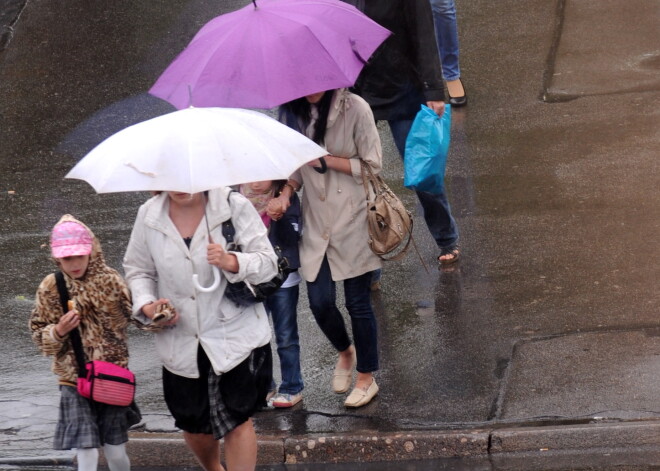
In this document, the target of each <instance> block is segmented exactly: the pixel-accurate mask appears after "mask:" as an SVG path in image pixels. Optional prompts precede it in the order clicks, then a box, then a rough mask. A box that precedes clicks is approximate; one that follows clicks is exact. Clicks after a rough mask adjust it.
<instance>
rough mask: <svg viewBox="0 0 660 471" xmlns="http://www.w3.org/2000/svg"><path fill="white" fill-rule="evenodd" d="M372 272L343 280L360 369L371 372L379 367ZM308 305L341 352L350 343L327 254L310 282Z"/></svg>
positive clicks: (322, 328)
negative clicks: (371, 287)
mask: <svg viewBox="0 0 660 471" xmlns="http://www.w3.org/2000/svg"><path fill="white" fill-rule="evenodd" d="M371 273H372V272H367V273H364V274H362V275H360V276H356V277H355V278H349V279H347V280H344V297H345V299H346V309H347V310H348V314H349V315H350V317H351V326H352V327H353V338H354V339H355V351H356V353H357V370H358V371H359V372H360V373H371V372H373V371H376V370H378V332H377V327H376V316H375V315H374V310H373V308H372V307H371V295H370V291H369V288H370V285H371ZM307 296H308V297H309V307H310V308H311V310H312V314H314V318H315V319H316V323H317V324H318V325H319V327H320V328H321V331H322V332H323V333H324V334H325V336H326V337H327V338H328V340H330V343H332V345H333V346H334V347H335V349H336V350H337V351H338V352H343V351H344V350H346V349H347V348H348V347H350V346H351V340H350V339H349V338H348V332H347V331H346V325H345V324H344V318H343V317H342V315H341V311H339V309H338V308H337V291H336V284H335V282H334V281H333V280H332V274H331V273H330V264H329V263H328V258H327V256H326V257H324V258H323V263H322V264H321V269H320V270H319V274H318V275H317V276H316V280H314V281H312V282H309V281H308V282H307Z"/></svg>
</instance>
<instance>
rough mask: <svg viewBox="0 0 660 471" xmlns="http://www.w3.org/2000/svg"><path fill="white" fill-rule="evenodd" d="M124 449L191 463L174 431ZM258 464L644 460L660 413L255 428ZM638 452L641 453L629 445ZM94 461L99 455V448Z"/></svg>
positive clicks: (656, 440) (652, 453) (141, 463)
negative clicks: (295, 432) (434, 425)
mask: <svg viewBox="0 0 660 471" xmlns="http://www.w3.org/2000/svg"><path fill="white" fill-rule="evenodd" d="M129 436H130V440H129V442H128V453H129V456H130V457H131V463H132V465H133V466H135V467H154V468H158V467H162V468H168V467H169V468H172V467H178V466H181V467H184V466H193V467H194V466H197V462H196V461H195V458H194V457H193V455H192V453H191V452H190V451H189V450H188V448H187V447H186V444H185V442H184V439H183V436H182V434H181V432H171V433H153V432H142V431H139V432H138V431H136V432H130V433H129ZM258 440H259V441H258V447H259V453H258V464H259V465H280V464H304V463H360V462H362V463H364V462H374V461H407V460H422V459H441V458H471V459H493V460H495V461H497V460H502V459H508V458H510V457H514V458H522V459H523V461H522V462H521V463H523V464H522V465H521V466H523V467H522V468H520V469H525V467H524V466H525V465H524V463H527V464H529V461H528V460H529V459H541V458H544V457H545V458H549V459H552V460H553V462H555V461H556V460H560V461H561V460H562V459H564V460H566V459H568V460H569V462H570V457H571V456H574V455H576V454H585V453H587V454H588V453H602V454H603V457H605V458H604V459H613V457H615V456H617V454H618V455H620V456H622V457H623V458H622V460H623V461H622V464H630V463H629V462H628V461H630V459H631V457H635V456H640V458H639V460H640V463H643V464H644V465H654V466H660V420H655V419H652V420H642V421H630V422H611V423H594V424H579V425H575V424H570V425H568V424H567V425H557V424H553V425H546V426H539V425H530V426H524V425H521V424H509V425H504V426H498V427H483V426H482V427H480V428H472V429H467V428H464V429H460V430H428V431H410V432H401V431H399V432H388V433H377V432H374V431H368V432H367V431H364V432H360V433H345V434H311V435H307V436H289V435H287V434H277V435H268V434H260V435H258ZM639 452H641V455H636V453H639ZM71 464H72V459H70V458H62V457H40V458H28V457H23V458H20V457H19V458H2V459H0V465H13V466H63V465H65V466H66V465H71ZM101 464H103V465H105V464H106V463H105V461H104V460H103V457H102V456H101Z"/></svg>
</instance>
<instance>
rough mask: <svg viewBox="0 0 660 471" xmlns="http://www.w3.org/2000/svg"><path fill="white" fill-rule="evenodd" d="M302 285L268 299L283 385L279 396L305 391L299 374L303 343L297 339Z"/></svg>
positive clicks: (284, 290)
mask: <svg viewBox="0 0 660 471" xmlns="http://www.w3.org/2000/svg"><path fill="white" fill-rule="evenodd" d="M299 292H300V288H299V285H296V286H291V287H288V288H280V289H278V290H277V291H276V292H275V293H274V294H272V295H271V296H269V297H268V298H267V299H266V307H267V308H268V310H269V311H270V314H271V316H272V318H273V330H274V331H275V341H276V343H277V355H278V356H279V358H280V370H281V372H282V383H281V384H280V387H279V391H278V392H279V393H280V394H298V393H299V392H300V391H302V389H303V387H304V385H303V379H302V373H301V371H300V340H299V336H298V314H297V307H298V296H299Z"/></svg>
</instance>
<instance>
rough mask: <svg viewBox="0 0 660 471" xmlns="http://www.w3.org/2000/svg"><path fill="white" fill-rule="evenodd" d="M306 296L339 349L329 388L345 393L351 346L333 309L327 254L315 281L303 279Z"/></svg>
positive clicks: (352, 358)
mask: <svg viewBox="0 0 660 471" xmlns="http://www.w3.org/2000/svg"><path fill="white" fill-rule="evenodd" d="M307 296H308V298H309V307H310V309H311V310H312V314H313V315H314V319H316V323H317V324H318V326H319V327H320V328H321V331H322V332H323V333H324V334H325V336H326V337H327V338H328V340H330V343H332V345H333V346H334V347H335V349H336V350H337V351H338V352H339V359H338V360H337V365H336V366H335V372H334V374H333V379H332V389H333V390H334V391H335V392H336V393H343V392H346V391H347V390H348V388H349V387H350V383H351V379H352V371H353V365H354V361H355V349H354V347H353V346H352V345H351V340H350V339H349V337H348V332H347V331H346V325H345V324H344V318H343V317H342V315H341V312H340V311H339V309H338V308H337V304H336V300H337V293H336V286H335V282H334V281H333V280H332V275H331V273H330V265H329V263H328V258H327V257H324V258H323V263H321V269H320V270H319V274H318V275H317V276H316V280H314V281H312V282H307Z"/></svg>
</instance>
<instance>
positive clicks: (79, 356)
mask: <svg viewBox="0 0 660 471" xmlns="http://www.w3.org/2000/svg"><path fill="white" fill-rule="evenodd" d="M55 282H56V283H57V291H58V292H59V294H60V303H61V304H62V312H63V313H64V314H66V313H67V312H68V310H69V306H68V302H69V291H68V290H67V289H66V281H64V274H63V273H62V272H61V271H58V272H57V273H55ZM69 338H70V339H71V346H72V347H73V352H74V353H75V354H76V363H78V377H80V378H84V377H85V376H86V375H87V371H86V369H85V352H83V346H82V340H81V339H80V332H79V331H78V329H73V330H72V331H71V332H69Z"/></svg>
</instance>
